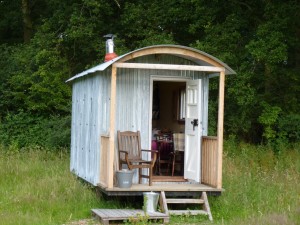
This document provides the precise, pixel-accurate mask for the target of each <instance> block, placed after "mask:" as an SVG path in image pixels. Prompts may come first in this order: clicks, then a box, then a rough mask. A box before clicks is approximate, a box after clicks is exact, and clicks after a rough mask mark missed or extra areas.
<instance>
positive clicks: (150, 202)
mask: <svg viewBox="0 0 300 225" xmlns="http://www.w3.org/2000/svg"><path fill="white" fill-rule="evenodd" d="M143 195H144V210H145V212H148V213H149V212H156V210H157V204H158V198H159V194H157V193H155V192H152V191H151V192H144V193H143Z"/></svg>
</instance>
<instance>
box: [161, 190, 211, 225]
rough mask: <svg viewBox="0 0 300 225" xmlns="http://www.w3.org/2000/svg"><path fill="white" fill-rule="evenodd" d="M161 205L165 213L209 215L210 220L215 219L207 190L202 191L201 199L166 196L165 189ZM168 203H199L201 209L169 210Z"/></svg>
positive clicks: (162, 193)
mask: <svg viewBox="0 0 300 225" xmlns="http://www.w3.org/2000/svg"><path fill="white" fill-rule="evenodd" d="M160 201H161V202H160V205H161V207H162V210H163V212H164V213H167V214H169V215H172V214H173V215H184V214H187V215H199V214H201V215H207V216H208V219H209V220H210V221H212V220H213V218H212V215H211V211H210V207H209V203H208V199H207V194H206V192H202V195H201V198H199V199H191V198H166V196H165V193H164V191H162V192H161V196H160ZM168 204H182V205H185V204H199V205H200V206H201V208H202V209H201V210H198V209H194V210H190V209H186V210H185V209H184V210H182V209H180V210H169V209H168Z"/></svg>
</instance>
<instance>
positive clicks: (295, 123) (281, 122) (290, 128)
mask: <svg viewBox="0 0 300 225" xmlns="http://www.w3.org/2000/svg"><path fill="white" fill-rule="evenodd" d="M278 137H279V138H280V139H283V140H285V141H286V142H291V143H297V142H300V115H299V114H289V115H284V116H282V117H279V118H278Z"/></svg>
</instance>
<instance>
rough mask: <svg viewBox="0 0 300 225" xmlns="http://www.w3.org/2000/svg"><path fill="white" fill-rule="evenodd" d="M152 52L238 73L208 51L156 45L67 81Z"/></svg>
mask: <svg viewBox="0 0 300 225" xmlns="http://www.w3.org/2000/svg"><path fill="white" fill-rule="evenodd" d="M151 54H169V55H176V56H180V57H182V58H185V59H188V60H191V61H193V62H195V63H196V64H198V65H201V66H203V65H210V66H218V67H224V68H225V74H227V75H228V74H236V72H235V71H234V70H233V69H231V68H230V67H229V66H228V65H227V64H225V63H224V62H222V61H221V60H219V59H217V58H216V57H214V56H212V55H209V54H207V53H206V52H203V51H200V50H198V49H195V48H190V47H186V46H181V45H154V46H148V47H145V48H141V49H137V50H134V51H132V52H129V53H126V54H124V55H121V56H118V57H117V58H114V59H112V60H110V61H108V62H104V63H102V64H99V65H97V66H95V67H93V68H90V69H88V70H85V71H83V72H81V73H79V74H77V75H75V76H73V77H71V78H70V79H68V80H67V81H66V82H69V81H72V80H75V79H77V78H79V77H83V76H86V75H88V74H91V73H94V72H97V71H103V70H105V69H106V68H108V67H109V66H111V65H112V64H113V63H115V62H125V61H128V60H130V59H133V58H137V57H141V56H145V55H151Z"/></svg>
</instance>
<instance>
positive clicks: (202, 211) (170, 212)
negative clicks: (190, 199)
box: [169, 210, 208, 216]
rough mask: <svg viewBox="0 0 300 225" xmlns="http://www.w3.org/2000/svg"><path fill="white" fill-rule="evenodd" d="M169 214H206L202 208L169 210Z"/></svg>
mask: <svg viewBox="0 0 300 225" xmlns="http://www.w3.org/2000/svg"><path fill="white" fill-rule="evenodd" d="M169 214H170V215H172V214H173V215H183V214H186V215H193V216H194V215H208V213H207V212H206V211H204V210H169Z"/></svg>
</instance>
